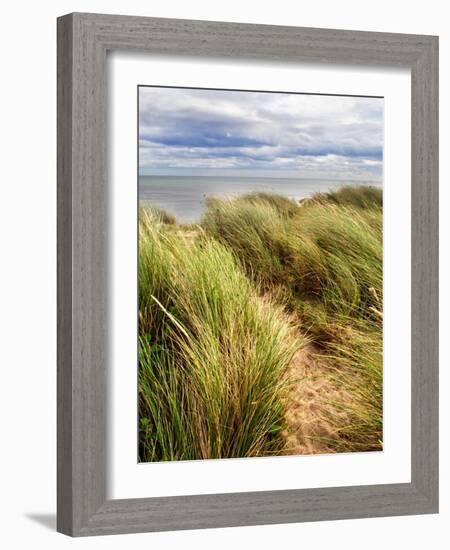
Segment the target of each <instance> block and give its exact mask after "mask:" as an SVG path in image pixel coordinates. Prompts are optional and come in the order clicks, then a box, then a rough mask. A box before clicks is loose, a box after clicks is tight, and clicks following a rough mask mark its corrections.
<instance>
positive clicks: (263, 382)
mask: <svg viewBox="0 0 450 550" xmlns="http://www.w3.org/2000/svg"><path fill="white" fill-rule="evenodd" d="M139 238H140V240H139V247H140V261H139V283H140V284H139V311H140V321H139V332H140V336H139V407H140V460H142V461H155V460H187V459H202V458H203V459H206V458H224V457H244V456H261V455H267V454H278V453H282V450H283V446H284V441H283V439H282V437H281V432H282V430H283V429H284V407H285V395H286V381H285V377H284V373H285V371H286V368H287V366H288V365H289V363H290V361H291V358H292V356H293V354H294V352H295V351H296V349H297V347H298V345H299V339H298V338H295V337H294V331H293V327H292V326H291V325H290V323H289V322H288V321H287V320H286V316H285V315H284V314H283V312H282V311H281V309H280V307H279V306H276V305H274V304H273V303H271V302H270V301H269V300H261V299H260V298H259V297H258V295H257V293H256V291H255V288H254V286H253V284H252V283H251V282H250V281H249V279H248V278H247V277H246V276H245V274H244V273H243V271H242V269H241V268H240V266H239V264H238V262H237V261H236V258H235V256H234V254H233V252H232V251H231V250H228V249H227V248H225V247H224V246H223V245H221V244H220V243H218V242H217V241H215V240H213V239H210V238H199V239H196V240H193V241H191V242H186V240H184V239H183V238H182V237H180V236H179V235H177V234H175V233H170V232H167V231H165V230H164V227H163V225H162V224H161V223H160V222H159V221H158V219H157V218H155V217H154V216H152V215H151V214H150V215H147V216H141V223H140V237H139Z"/></svg>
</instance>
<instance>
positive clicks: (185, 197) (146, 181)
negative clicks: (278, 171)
mask: <svg viewBox="0 0 450 550" xmlns="http://www.w3.org/2000/svg"><path fill="white" fill-rule="evenodd" d="M347 184H348V183H347V182H342V181H330V180H316V179H314V180H311V179H309V180H308V179H293V178H248V177H247V178H243V177H212V176H140V177H139V202H140V203H151V204H154V205H156V206H159V207H161V208H164V209H165V210H167V211H168V212H171V213H172V214H175V216H176V217H177V219H178V221H180V222H183V223H192V222H195V221H198V220H200V218H201V216H202V214H203V212H204V209H205V199H206V198H207V197H234V196H238V195H241V194H243V193H249V192H251V191H267V192H274V193H279V194H281V195H286V196H287V197H289V198H291V199H296V200H299V199H304V198H307V197H310V196H311V195H313V194H314V193H319V192H325V191H331V190H333V189H337V188H339V187H341V186H342V185H347ZM355 185H364V184H361V183H357V184H356V183H355ZM367 185H374V184H369V183H367Z"/></svg>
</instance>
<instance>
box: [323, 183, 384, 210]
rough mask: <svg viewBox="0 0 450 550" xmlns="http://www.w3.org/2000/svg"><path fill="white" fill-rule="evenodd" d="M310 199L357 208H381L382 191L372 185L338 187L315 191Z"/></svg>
mask: <svg viewBox="0 0 450 550" xmlns="http://www.w3.org/2000/svg"><path fill="white" fill-rule="evenodd" d="M312 200H314V201H316V202H322V203H332V204H336V205H339V206H356V207H358V208H373V207H377V208H382V206H383V191H382V189H380V188H379V187H375V186H372V185H361V186H351V185H346V186H344V187H340V188H339V189H338V190H337V191H330V192H329V193H317V194H316V195H314V197H313V198H312Z"/></svg>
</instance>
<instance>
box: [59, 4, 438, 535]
mask: <svg viewBox="0 0 450 550" xmlns="http://www.w3.org/2000/svg"><path fill="white" fill-rule="evenodd" d="M124 49H132V50H136V51H138V52H149V53H157V54H160V53H163V54H172V55H177V56H182V55H186V54H188V55H190V56H215V57H227V58H231V59H233V58H236V59H238V58H241V59H242V58H246V59H255V60H257V59H262V60H275V61H277V60H279V61H292V62H296V61H311V62H319V63H334V64H350V63H357V64H364V65H369V66H374V65H378V66H384V65H388V66H394V67H395V66H402V67H409V68H410V69H411V72H412V90H411V92H412V365H411V368H412V395H411V405H412V481H411V483H402V484H390V485H373V486H355V487H336V488H327V489H300V490H284V491H264V492H252V493H233V494H210V495H193V496H178V497H164V498H144V499H129V500H107V498H106V481H107V480H106V475H107V474H106V468H105V465H106V458H107V457H106V451H105V449H106V420H107V419H106V392H105V387H106V373H107V365H108V355H107V349H108V345H107V343H108V329H107V327H108V322H107V321H108V302H107V293H108V290H107V281H108V273H107V263H108V262H107V258H108V256H107V255H108V185H107V173H106V147H105V141H106V140H105V135H106V134H105V132H106V130H105V128H106V91H107V90H106V87H107V84H106V63H105V61H106V52H107V51H108V50H124ZM58 318H59V320H58V510H57V511H58V522H57V524H58V527H57V528H58V530H59V531H61V532H63V533H66V534H69V535H73V536H83V535H99V534H111V533H132V532H139V531H163V530H176V529H194V528H207V527H227V526H237V525H259V524H270V523H272V524H274V523H288V522H301V521H318V520H332V519H344V518H362V517H372V516H395V515H405V514H427V513H434V512H437V510H438V357H437V347H438V38H437V37H435V36H416V35H406V34H387V33H371V32H355V31H345V30H328V29H310V28H296V27H279V26H268V25H248V24H236V23H217V22H209V21H187V20H177V19H154V18H143V17H124V16H117V15H94V14H82V13H75V14H70V15H66V16H63V17H61V18H59V19H58Z"/></svg>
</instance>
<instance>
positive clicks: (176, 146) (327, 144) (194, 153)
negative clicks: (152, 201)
mask: <svg viewBox="0 0 450 550" xmlns="http://www.w3.org/2000/svg"><path fill="white" fill-rule="evenodd" d="M382 157H383V99H382V98H363V97H347V96H346V97H343V96H323V95H322V96H321V95H304V94H284V93H261V92H241V91H239V92H238V91H226V90H220V91H219V90H200V89H183V88H157V87H140V88H139V171H140V173H141V174H143V175H144V174H180V175H181V174H185V175H200V174H211V175H232V174H234V175H249V176H252V175H260V176H264V175H267V176H280V177H283V176H284V177H304V178H326V179H351V180H358V179H359V180H366V181H380V180H381V175H382Z"/></svg>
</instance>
